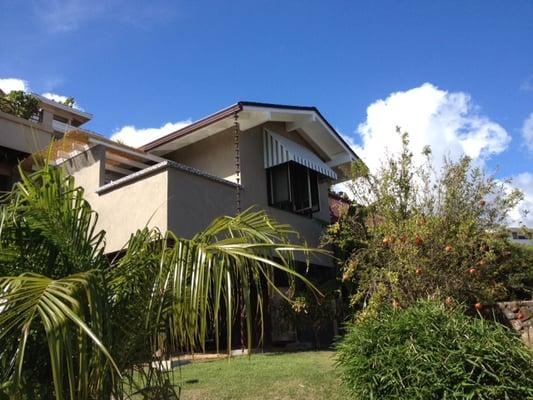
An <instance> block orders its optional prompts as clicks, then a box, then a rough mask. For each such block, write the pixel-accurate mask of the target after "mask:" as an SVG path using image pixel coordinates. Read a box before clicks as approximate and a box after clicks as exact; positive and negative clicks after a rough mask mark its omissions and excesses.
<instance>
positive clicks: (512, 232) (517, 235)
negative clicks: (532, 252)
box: [509, 227, 533, 246]
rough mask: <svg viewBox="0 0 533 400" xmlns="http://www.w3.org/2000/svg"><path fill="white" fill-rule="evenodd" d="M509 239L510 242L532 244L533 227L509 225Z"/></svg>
mask: <svg viewBox="0 0 533 400" xmlns="http://www.w3.org/2000/svg"><path fill="white" fill-rule="evenodd" d="M509 240H510V241H511V242H512V243H516V244H524V245H529V246H533V229H530V228H526V227H521V228H518V227H511V228H509Z"/></svg>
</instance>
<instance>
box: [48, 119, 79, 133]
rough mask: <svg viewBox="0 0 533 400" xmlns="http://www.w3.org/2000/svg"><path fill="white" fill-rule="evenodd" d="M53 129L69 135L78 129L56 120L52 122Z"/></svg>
mask: <svg viewBox="0 0 533 400" xmlns="http://www.w3.org/2000/svg"><path fill="white" fill-rule="evenodd" d="M52 128H53V129H54V131H58V132H61V133H67V132H68V131H71V130H73V129H76V127H74V126H72V125H69V124H66V123H64V122H60V121H56V120H53V121H52Z"/></svg>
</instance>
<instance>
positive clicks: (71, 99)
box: [63, 97, 76, 107]
mask: <svg viewBox="0 0 533 400" xmlns="http://www.w3.org/2000/svg"><path fill="white" fill-rule="evenodd" d="M75 103H76V100H75V99H74V97H67V98H66V99H65V101H64V102H63V104H64V105H66V106H67V107H74V104H75Z"/></svg>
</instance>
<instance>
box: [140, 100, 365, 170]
mask: <svg viewBox="0 0 533 400" xmlns="http://www.w3.org/2000/svg"><path fill="white" fill-rule="evenodd" d="M245 106H248V107H264V108H278V109H282V110H302V111H313V112H315V113H316V114H317V115H318V116H319V117H320V119H321V120H322V122H324V124H325V125H326V126H327V127H328V128H329V129H330V130H331V132H333V133H334V134H335V136H337V138H338V139H339V140H340V141H341V143H343V144H344V145H345V146H346V148H347V149H348V151H349V152H350V153H351V154H352V155H353V156H354V157H355V158H357V159H358V160H361V159H360V158H359V156H358V155H357V154H355V152H354V151H353V150H352V148H351V147H350V145H349V144H348V143H346V141H345V140H344V139H343V138H342V136H341V135H339V133H338V132H337V131H336V130H335V128H333V126H331V124H330V123H329V122H328V120H327V119H326V118H324V116H323V115H322V114H321V113H320V111H318V108H316V107H310V106H291V105H286V104H273V103H260V102H254V101H239V102H238V103H237V104H234V105H232V106H230V107H228V108H225V109H223V110H221V111H218V112H216V113H214V114H211V115H209V116H207V117H205V118H203V119H201V120H199V121H196V122H193V123H192V124H190V125H187V126H186V127H184V128H182V129H180V130H178V131H176V132H173V133H171V134H169V135H167V136H164V137H162V138H160V139H157V140H154V141H153V142H150V143H148V144H145V145H144V146H142V147H140V149H141V150H143V151H150V150H153V149H155V148H157V147H159V146H162V145H164V144H166V143H169V142H171V141H173V140H175V139H177V138H180V137H182V136H186V135H188V134H190V133H192V132H194V131H197V130H198V129H201V128H203V127H205V126H208V125H210V124H212V123H215V122H218V121H220V120H222V119H224V118H226V117H228V116H230V115H233V114H235V113H238V112H240V111H242V109H243V107H245Z"/></svg>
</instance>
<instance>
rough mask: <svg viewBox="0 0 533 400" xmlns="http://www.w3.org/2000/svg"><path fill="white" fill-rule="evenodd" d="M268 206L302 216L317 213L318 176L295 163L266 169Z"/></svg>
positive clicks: (318, 207)
mask: <svg viewBox="0 0 533 400" xmlns="http://www.w3.org/2000/svg"><path fill="white" fill-rule="evenodd" d="M267 181H268V204H269V205H271V206H273V207H277V208H281V209H282V210H286V211H290V212H294V213H296V214H302V215H312V214H313V213H314V212H317V211H319V209H320V206H319V195H318V174H317V173H316V172H315V171H313V170H311V169H309V168H307V167H304V166H303V165H300V164H297V163H295V162H292V161H290V162H286V163H283V164H280V165H276V166H275V167H271V168H268V169H267Z"/></svg>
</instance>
